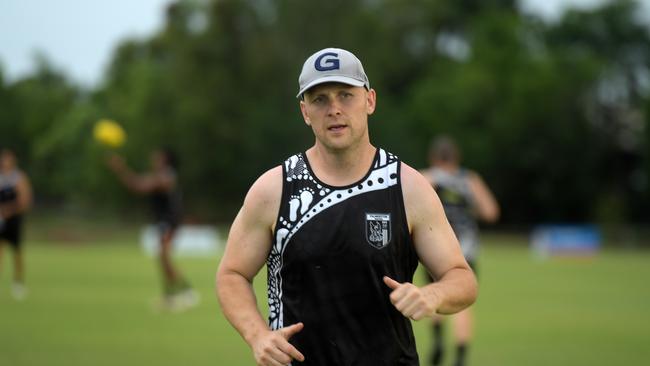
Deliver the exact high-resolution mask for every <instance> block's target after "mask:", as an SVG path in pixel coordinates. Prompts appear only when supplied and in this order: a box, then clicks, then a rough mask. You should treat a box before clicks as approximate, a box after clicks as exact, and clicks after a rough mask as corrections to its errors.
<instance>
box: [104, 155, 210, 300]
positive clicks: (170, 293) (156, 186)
mask: <svg viewBox="0 0 650 366" xmlns="http://www.w3.org/2000/svg"><path fill="white" fill-rule="evenodd" d="M150 163H151V170H150V171H149V172H146V173H142V174H137V173H135V172H134V171H133V170H132V169H131V168H129V166H128V165H127V164H126V162H125V161H124V159H123V158H122V157H121V156H119V155H117V154H111V155H110V156H109V158H108V160H107V164H108V166H109V167H110V168H111V170H112V171H113V172H114V173H115V174H116V175H117V177H118V178H119V180H120V181H121V182H122V184H124V185H125V186H126V187H127V188H128V189H129V190H131V191H133V192H135V193H138V194H144V195H148V196H149V197H150V199H151V207H152V212H153V217H154V221H155V224H156V226H157V228H158V234H159V237H160V250H159V261H160V262H159V263H160V268H161V270H162V278H163V301H162V306H163V307H164V309H166V310H171V311H180V310H185V309H187V308H190V307H192V306H194V305H196V304H197V303H198V301H199V298H198V294H197V293H196V292H195V291H194V290H193V289H192V287H191V286H190V285H189V283H188V282H187V281H186V280H185V278H184V277H183V276H182V275H181V273H180V271H179V270H178V268H176V267H175V266H174V264H173V262H172V258H171V257H172V243H173V239H174V234H175V233H176V229H177V228H178V225H179V224H180V220H181V195H180V189H179V186H178V179H177V175H176V170H177V167H178V161H177V159H176V155H175V154H174V153H173V152H172V150H170V149H168V148H161V149H157V150H154V151H153V152H152V153H151V157H150Z"/></svg>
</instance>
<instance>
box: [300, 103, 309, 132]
mask: <svg viewBox="0 0 650 366" xmlns="http://www.w3.org/2000/svg"><path fill="white" fill-rule="evenodd" d="M306 109H307V106H306V105H305V101H304V100H301V101H300V112H301V113H302V119H304V120H305V124H306V125H307V126H311V121H310V120H309V116H308V115H307V111H306Z"/></svg>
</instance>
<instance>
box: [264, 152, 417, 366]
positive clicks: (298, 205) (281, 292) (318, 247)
mask: <svg viewBox="0 0 650 366" xmlns="http://www.w3.org/2000/svg"><path fill="white" fill-rule="evenodd" d="M283 168H284V169H283V187H282V201H281V206H280V212H279V215H278V219H277V223H276V229H275V233H274V234H275V235H274V237H275V238H274V242H273V246H272V248H271V252H270V254H269V257H268V259H267V266H268V296H269V323H270V326H271V328H272V329H279V328H282V327H286V326H289V325H291V324H295V323H298V322H303V323H304V325H305V327H304V328H303V330H302V331H301V332H299V333H297V334H295V335H294V336H293V337H292V338H291V339H290V340H289V341H290V342H291V343H292V344H293V345H294V346H295V347H296V348H297V349H298V350H299V351H300V352H302V353H303V355H305V361H304V362H303V363H299V364H300V365H305V366H312V365H323V366H325V365H327V366H332V365H337V366H347V365H350V366H352V365H354V366H365V365H367V366H381V365H386V366H388V365H390V366H397V365H409V366H415V365H418V364H419V363H418V355H417V352H416V348H415V339H414V336H413V331H412V329H411V323H410V320H409V319H407V318H405V317H404V316H403V315H402V314H401V313H399V312H398V311H397V310H396V309H395V308H394V307H393V305H392V304H391V302H390V298H389V295H390V292H391V290H390V289H389V288H388V287H387V286H386V285H385V284H384V282H383V280H382V278H383V276H385V275H387V276H389V277H391V278H393V279H395V280H397V281H399V282H404V281H408V282H412V280H413V273H414V272H415V269H416V267H417V265H418V257H417V255H416V252H415V249H414V246H413V243H412V241H411V237H410V234H409V231H408V225H407V221H406V212H405V210H404V201H403V197H402V187H401V181H400V161H399V159H398V158H397V157H396V156H395V155H393V154H391V153H388V152H386V151H384V150H382V149H377V153H376V154H375V158H374V161H373V164H372V167H371V169H370V170H369V172H368V173H367V174H366V176H365V177H364V178H363V179H361V180H360V181H359V182H357V183H355V184H352V185H349V186H345V187H333V186H329V185H327V184H325V183H323V182H321V181H320V180H319V179H318V178H317V177H316V176H315V174H314V173H313V171H312V169H311V167H310V166H309V162H308V160H307V159H306V155H305V154H304V153H301V154H297V155H294V156H292V157H290V158H289V159H287V160H286V161H285V162H284V165H283ZM297 364H298V363H297V362H294V365H297Z"/></svg>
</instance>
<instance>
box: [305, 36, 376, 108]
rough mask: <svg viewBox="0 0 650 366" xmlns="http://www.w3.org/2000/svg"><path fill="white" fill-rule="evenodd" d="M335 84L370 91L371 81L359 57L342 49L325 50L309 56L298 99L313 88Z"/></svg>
mask: <svg viewBox="0 0 650 366" xmlns="http://www.w3.org/2000/svg"><path fill="white" fill-rule="evenodd" d="M333 82H334V83H343V84H348V85H352V86H364V87H366V89H370V81H368V76H366V72H365V71H363V65H361V61H359V59H358V58H357V56H355V55H354V54H353V53H352V52H350V51H346V50H343V49H340V48H325V49H323V50H320V51H318V52H316V53H314V54H313V55H311V56H309V58H308V59H307V61H305V64H304V65H303V66H302V72H301V73H300V77H299V78H298V84H299V85H300V91H298V94H297V95H296V98H301V97H302V95H303V93H304V92H305V91H307V89H309V88H311V87H313V86H316V85H318V84H323V83H333Z"/></svg>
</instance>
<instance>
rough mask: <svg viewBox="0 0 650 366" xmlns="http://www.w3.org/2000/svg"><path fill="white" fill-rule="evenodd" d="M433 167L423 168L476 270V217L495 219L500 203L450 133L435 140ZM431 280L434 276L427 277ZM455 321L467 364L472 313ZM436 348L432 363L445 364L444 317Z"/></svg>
mask: <svg viewBox="0 0 650 366" xmlns="http://www.w3.org/2000/svg"><path fill="white" fill-rule="evenodd" d="M429 161H430V164H431V166H430V168H429V169H427V170H424V171H422V173H423V175H424V176H425V177H426V178H427V179H428V180H429V182H430V183H431V185H432V186H433V187H434V189H435V190H436V192H437V193H438V197H440V201H441V202H442V206H443V208H444V210H445V214H446V215H447V219H448V220H449V223H450V224H451V227H452V228H453V230H454V233H455V234H456V237H457V238H458V240H459V242H460V246H461V249H462V251H463V255H464V256H465V259H466V260H467V262H468V263H469V265H470V266H471V267H472V269H474V271H476V260H477V257H478V247H479V238H478V232H479V230H478V224H477V222H476V219H477V218H478V219H481V220H484V221H486V222H490V223H492V222H495V221H496V220H497V219H498V218H499V206H498V204H497V202H496V200H495V198H494V196H493V195H492V192H490V189H489V188H488V187H487V185H486V184H485V183H484V181H483V179H482V178H481V176H480V175H478V174H477V173H476V172H473V171H471V170H468V169H466V168H463V167H461V166H460V153H459V151H458V147H457V146H456V143H455V142H454V141H453V140H452V139H451V138H449V137H447V136H440V137H438V138H436V139H434V140H433V142H432V144H431V148H430V151H429ZM428 279H429V280H431V277H428ZM451 317H452V318H453V321H454V336H455V341H456V360H455V363H454V365H455V366H462V365H464V364H465V359H466V353H467V348H468V344H469V342H470V340H471V338H472V327H473V321H472V312H471V308H467V309H465V310H463V311H461V312H459V313H457V314H454V315H452V316H451ZM433 334H434V347H433V352H432V354H431V364H432V365H440V364H441V363H442V358H443V353H444V345H443V332H442V317H441V316H435V317H434V322H433Z"/></svg>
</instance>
